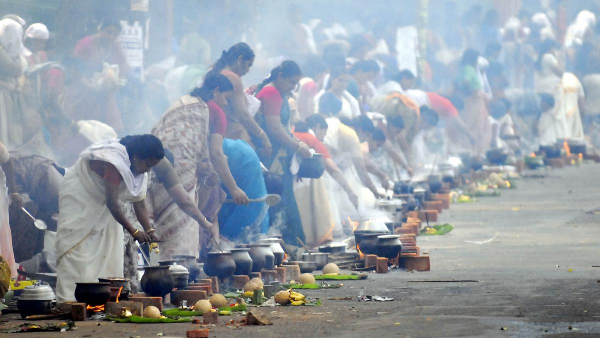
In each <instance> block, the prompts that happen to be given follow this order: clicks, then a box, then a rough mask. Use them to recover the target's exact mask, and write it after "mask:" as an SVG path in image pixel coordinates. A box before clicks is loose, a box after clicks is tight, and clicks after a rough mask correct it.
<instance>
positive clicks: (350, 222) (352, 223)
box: [348, 216, 360, 232]
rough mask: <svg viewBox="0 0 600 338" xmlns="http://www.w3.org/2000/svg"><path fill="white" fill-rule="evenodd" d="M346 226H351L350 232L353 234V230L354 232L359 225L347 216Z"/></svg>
mask: <svg viewBox="0 0 600 338" xmlns="http://www.w3.org/2000/svg"><path fill="white" fill-rule="evenodd" d="M348 224H350V226H352V232H354V230H356V228H358V225H359V224H360V222H354V221H353V220H352V219H351V218H350V216H348Z"/></svg>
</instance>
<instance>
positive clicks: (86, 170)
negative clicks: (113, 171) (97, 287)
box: [56, 140, 148, 303]
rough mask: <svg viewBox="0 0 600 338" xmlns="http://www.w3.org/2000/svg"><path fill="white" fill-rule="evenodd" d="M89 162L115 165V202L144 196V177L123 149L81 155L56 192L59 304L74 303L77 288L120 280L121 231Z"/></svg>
mask: <svg viewBox="0 0 600 338" xmlns="http://www.w3.org/2000/svg"><path fill="white" fill-rule="evenodd" d="M90 160H99V161H104V162H109V163H111V164H113V165H114V166H115V167H116V168H117V170H118V171H119V173H120V174H121V177H122V178H123V181H122V182H121V183H120V185H119V200H120V201H126V202H138V201H141V200H143V199H144V198H145V196H146V186H147V182H148V177H147V175H146V174H143V175H137V176H134V174H133V173H132V172H131V170H130V162H129V157H128V155H127V151H126V150H125V147H124V146H123V145H121V144H120V143H119V142H118V141H117V140H112V141H107V142H103V143H99V144H94V145H92V146H90V147H89V148H87V149H86V150H84V151H83V152H82V153H81V154H80V158H79V160H78V161H77V163H76V164H75V166H73V167H72V168H70V169H69V170H68V171H67V173H66V175H65V178H64V181H63V183H62V185H61V187H60V197H59V207H60V213H59V216H58V230H57V233H56V257H57V273H58V283H57V287H56V296H57V300H58V302H59V303H62V302H66V301H74V300H75V296H74V292H75V286H76V284H75V283H79V282H97V281H98V278H99V277H122V276H123V241H124V238H123V227H122V226H121V225H120V224H119V223H118V222H117V221H116V220H115V218H114V217H113V216H112V214H111V213H110V211H109V210H108V208H107V207H106V198H105V183H104V180H103V179H102V178H101V177H100V176H98V175H97V174H96V173H95V172H93V171H92V170H91V169H90V167H89V161H90Z"/></svg>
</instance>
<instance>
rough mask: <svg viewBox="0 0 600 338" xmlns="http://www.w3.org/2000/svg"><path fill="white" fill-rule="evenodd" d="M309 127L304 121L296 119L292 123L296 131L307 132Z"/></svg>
mask: <svg viewBox="0 0 600 338" xmlns="http://www.w3.org/2000/svg"><path fill="white" fill-rule="evenodd" d="M309 129H310V128H309V127H308V124H307V123H306V122H304V121H298V122H296V123H295V124H294V131H295V132H296V133H308V130H309Z"/></svg>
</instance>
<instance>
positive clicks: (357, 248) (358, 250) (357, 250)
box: [356, 243, 365, 260]
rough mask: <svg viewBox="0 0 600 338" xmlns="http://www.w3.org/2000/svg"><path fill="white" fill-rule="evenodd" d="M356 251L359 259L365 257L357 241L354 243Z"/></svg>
mask: <svg viewBox="0 0 600 338" xmlns="http://www.w3.org/2000/svg"><path fill="white" fill-rule="evenodd" d="M356 252H358V259H359V260H363V259H365V254H363V252H362V251H360V244H358V243H356Z"/></svg>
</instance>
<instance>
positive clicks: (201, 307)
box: [194, 299, 212, 313]
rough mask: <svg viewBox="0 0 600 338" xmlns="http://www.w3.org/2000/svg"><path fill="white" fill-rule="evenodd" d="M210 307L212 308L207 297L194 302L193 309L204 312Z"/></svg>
mask: <svg viewBox="0 0 600 338" xmlns="http://www.w3.org/2000/svg"><path fill="white" fill-rule="evenodd" d="M210 309H212V304H211V303H210V301H209V300H207V299H200V300H199V301H197V302H196V305H194V311H198V312H202V313H204V312H208V311H210Z"/></svg>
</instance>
